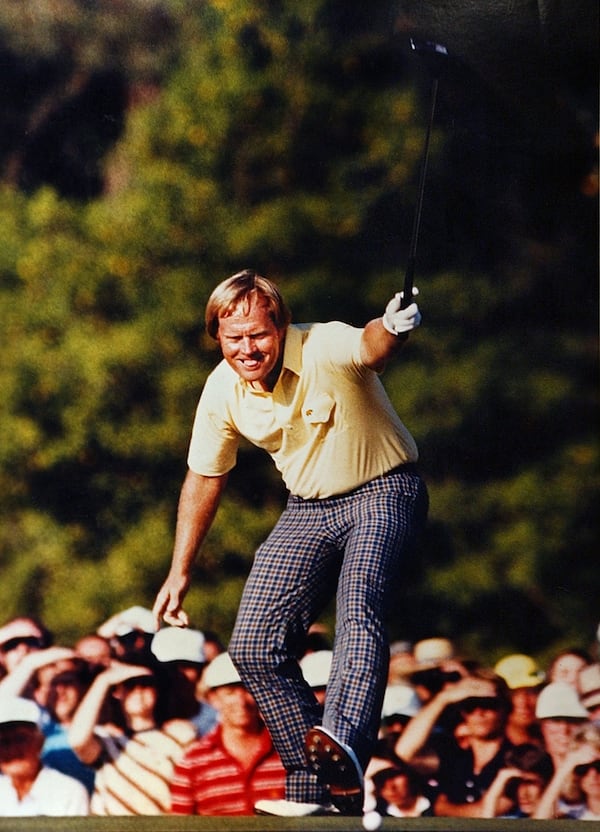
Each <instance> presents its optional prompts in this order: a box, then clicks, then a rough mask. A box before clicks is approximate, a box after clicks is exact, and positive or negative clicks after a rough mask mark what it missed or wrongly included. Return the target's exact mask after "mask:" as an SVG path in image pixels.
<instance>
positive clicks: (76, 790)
mask: <svg viewBox="0 0 600 832" xmlns="http://www.w3.org/2000/svg"><path fill="white" fill-rule="evenodd" d="M87 814H89V795H88V793H87V789H86V788H85V786H84V785H83V784H82V783H80V782H79V781H78V780H75V778H74V777H68V776H67V775H66V774H62V772H60V771H56V769H53V768H47V767H45V766H44V767H43V768H42V769H41V771H40V773H39V774H38V776H37V777H36V779H35V781H34V784H33V786H32V787H31V790H30V791H29V793H28V794H26V795H25V797H24V798H23V799H22V800H19V796H18V795H17V792H16V791H15V789H14V787H13V784H12V781H11V779H10V777H7V776H6V775H4V774H0V816H2V817H7V818H9V817H21V818H23V817H33V816H35V815H51V816H53V817H61V816H67V815H87Z"/></svg>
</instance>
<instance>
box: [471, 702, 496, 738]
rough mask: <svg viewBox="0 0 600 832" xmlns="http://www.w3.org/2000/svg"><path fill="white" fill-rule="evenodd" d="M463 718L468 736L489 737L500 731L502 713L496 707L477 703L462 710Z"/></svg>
mask: <svg viewBox="0 0 600 832" xmlns="http://www.w3.org/2000/svg"><path fill="white" fill-rule="evenodd" d="M462 714H463V719H464V723H465V726H466V728H467V731H468V734H469V736H470V737H473V738H477V739H491V738H493V737H497V736H498V735H499V734H500V733H501V732H502V725H503V718H504V717H503V714H502V712H501V711H500V710H499V709H498V708H497V707H493V706H490V707H486V706H483V705H478V706H477V707H474V708H473V709H470V708H469V709H468V710H463V712H462Z"/></svg>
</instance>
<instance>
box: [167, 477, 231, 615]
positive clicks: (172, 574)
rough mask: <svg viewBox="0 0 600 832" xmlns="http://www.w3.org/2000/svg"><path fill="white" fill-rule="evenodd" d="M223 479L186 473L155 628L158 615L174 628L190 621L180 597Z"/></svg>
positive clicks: (214, 512)
mask: <svg viewBox="0 0 600 832" xmlns="http://www.w3.org/2000/svg"><path fill="white" fill-rule="evenodd" d="M226 482H227V475H226V474H224V475H223V476H220V477H205V476H202V475H201V474H195V473H194V472H193V471H192V470H188V472H187V475H186V478H185V480H184V482H183V486H182V489H181V495H180V497H179V507H178V510H177V525H176V529H175V545H174V547H173V557H172V560H171V568H170V570H169V574H168V575H167V578H166V580H165V582H164V583H163V585H162V587H161V589H160V591H159V593H158V595H157V596H156V601H155V602H154V607H153V613H154V618H155V622H156V626H157V628H158V627H159V626H160V621H161V618H164V620H165V621H166V623H167V624H170V625H172V626H174V627H187V625H188V623H189V620H188V616H187V614H186V613H185V611H184V610H183V608H182V604H183V599H184V598H185V595H186V593H187V591H188V589H189V585H190V574H191V570H192V566H193V563H194V560H195V559H196V556H197V554H198V550H199V549H200V546H201V545H202V542H203V540H204V538H205V537H206V535H207V533H208V530H209V529H210V527H211V524H212V522H213V520H214V517H215V514H216V513H217V508H218V507H219V503H220V501H221V494H222V493H223V489H224V488H225V484H226Z"/></svg>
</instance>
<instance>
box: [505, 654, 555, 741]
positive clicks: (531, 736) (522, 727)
mask: <svg viewBox="0 0 600 832" xmlns="http://www.w3.org/2000/svg"><path fill="white" fill-rule="evenodd" d="M494 670H495V672H496V673H497V674H498V676H501V677H502V678H503V679H504V681H505V682H506V684H507V685H508V690H509V694H510V701H511V711H510V713H509V715H508V720H507V723H506V729H505V733H506V736H507V737H508V739H509V740H510V741H511V742H512V743H513V745H523V744H526V743H535V744H536V745H539V746H541V745H543V740H542V735H541V732H540V725H539V722H538V720H537V717H536V715H535V706H536V703H537V699H538V696H539V693H540V690H541V688H542V685H543V684H544V673H543V671H541V670H540V669H539V668H538V666H537V665H536V663H535V661H534V660H533V659H532V658H531V656H526V655H524V654H523V653H514V654H512V655H510V656H505V657H504V658H503V659H501V660H500V661H499V662H498V663H497V664H496V666H495V668H494Z"/></svg>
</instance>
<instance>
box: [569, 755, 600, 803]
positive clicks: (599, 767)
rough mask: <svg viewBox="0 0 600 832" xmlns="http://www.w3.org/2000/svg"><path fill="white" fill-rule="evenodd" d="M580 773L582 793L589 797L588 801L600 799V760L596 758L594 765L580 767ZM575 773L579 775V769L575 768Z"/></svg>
mask: <svg viewBox="0 0 600 832" xmlns="http://www.w3.org/2000/svg"><path fill="white" fill-rule="evenodd" d="M580 771H581V772H582V774H581V775H580V777H581V779H580V780H579V785H580V787H581V791H582V792H583V793H584V794H585V795H587V797H588V799H589V798H593V799H594V800H599V799H600V758H596V760H594V761H593V762H592V763H590V764H589V765H584V766H581V767H580ZM575 773H576V774H577V773H578V772H577V768H575Z"/></svg>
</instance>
